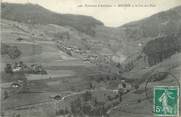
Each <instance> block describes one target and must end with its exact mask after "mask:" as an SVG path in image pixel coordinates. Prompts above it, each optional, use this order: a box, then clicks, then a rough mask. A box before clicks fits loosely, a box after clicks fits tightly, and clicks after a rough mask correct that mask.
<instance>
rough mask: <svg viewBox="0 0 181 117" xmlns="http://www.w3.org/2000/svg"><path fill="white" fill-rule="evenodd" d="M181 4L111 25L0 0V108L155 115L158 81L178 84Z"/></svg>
mask: <svg viewBox="0 0 181 117" xmlns="http://www.w3.org/2000/svg"><path fill="white" fill-rule="evenodd" d="M180 9H181V7H177V8H173V9H170V10H168V11H164V12H161V13H158V14H155V15H153V16H151V17H148V18H145V19H143V20H140V21H136V22H131V23H128V24H125V25H123V26H120V27H118V28H112V27H106V26H104V25H103V23H102V22H100V21H98V20H96V19H94V18H92V17H89V16H79V15H66V14H57V13H54V12H52V11H49V10H47V9H44V8H43V7H41V6H39V5H33V4H25V5H22V4H10V3H4V4H2V21H1V29H2V30H1V33H2V35H1V37H2V39H1V102H2V103H1V116H2V117H125V116H129V117H152V116H153V102H152V100H151V99H152V98H153V95H152V92H153V87H154V86H158V85H166V86H167V85H168V86H170V85H171V86H179V87H180V81H181V80H180V70H181V59H180V57H181V54H180V51H181V44H180V40H181V35H180V34H181V33H180V31H181V30H180V29H181V28H180V27H181V14H180V12H179V11H180ZM36 11H38V12H36ZM27 14H28V15H27ZM40 14H41V15H40ZM12 16H14V17H12ZM60 19H61V20H60ZM170 19H174V22H173V21H172V20H170ZM172 32H173V33H172ZM148 94H149V95H148ZM150 100H151V101H150ZM179 105H180V104H179Z"/></svg>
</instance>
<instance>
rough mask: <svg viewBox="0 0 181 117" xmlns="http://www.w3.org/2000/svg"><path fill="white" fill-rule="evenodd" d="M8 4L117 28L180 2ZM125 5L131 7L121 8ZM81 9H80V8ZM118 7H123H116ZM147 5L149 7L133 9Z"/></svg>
mask: <svg viewBox="0 0 181 117" xmlns="http://www.w3.org/2000/svg"><path fill="white" fill-rule="evenodd" d="M1 1H3V2H10V3H23V4H24V3H33V4H39V5H41V6H43V7H45V8H47V9H49V10H51V11H54V12H58V13H63V14H81V15H88V16H92V17H94V18H96V19H98V20H100V21H102V22H103V23H104V24H105V25H106V26H110V27H117V26H121V25H123V24H125V23H128V22H131V21H135V20H140V19H143V18H145V17H148V16H151V15H153V14H155V13H158V12H160V11H164V10H168V9H170V8H173V7H176V6H179V5H181V0H1ZM98 4H104V5H113V6H114V5H115V6H114V7H86V5H89V6H90V5H94V6H95V5H98ZM126 4H130V5H134V6H132V7H123V6H124V5H126ZM81 5H82V6H83V7H80V6H81ZM118 5H123V6H122V7H118ZM135 5H147V6H150V5H151V7H135Z"/></svg>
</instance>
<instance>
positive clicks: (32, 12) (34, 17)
mask: <svg viewBox="0 0 181 117" xmlns="http://www.w3.org/2000/svg"><path fill="white" fill-rule="evenodd" d="M1 12H2V18H4V19H8V20H14V21H18V22H23V23H32V24H58V25H62V26H66V25H67V26H71V27H74V28H76V29H78V30H79V31H82V32H84V33H86V34H89V35H94V33H95V32H94V31H93V30H92V28H93V27H94V26H96V25H103V23H102V22H100V21H98V20H96V19H94V18H92V17H89V16H82V15H71V14H58V13H55V12H52V11H49V10H47V9H45V8H43V7H41V6H39V5H35V4H13V3H2V9H1Z"/></svg>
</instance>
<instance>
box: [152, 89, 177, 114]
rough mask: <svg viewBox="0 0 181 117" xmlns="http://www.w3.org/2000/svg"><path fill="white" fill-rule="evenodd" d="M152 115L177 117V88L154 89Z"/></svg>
mask: <svg viewBox="0 0 181 117" xmlns="http://www.w3.org/2000/svg"><path fill="white" fill-rule="evenodd" d="M153 102H154V114H155V116H178V115H179V87H177V86H156V87H154V100H153Z"/></svg>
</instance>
